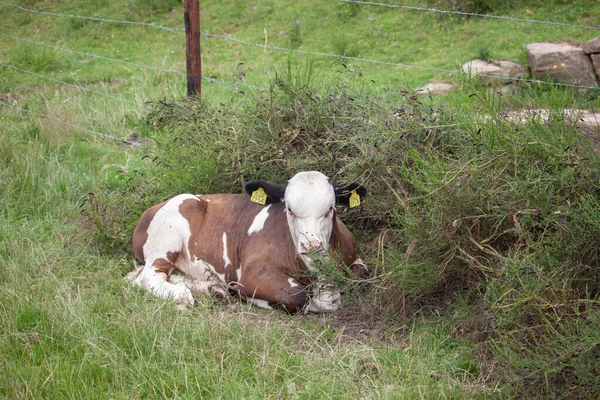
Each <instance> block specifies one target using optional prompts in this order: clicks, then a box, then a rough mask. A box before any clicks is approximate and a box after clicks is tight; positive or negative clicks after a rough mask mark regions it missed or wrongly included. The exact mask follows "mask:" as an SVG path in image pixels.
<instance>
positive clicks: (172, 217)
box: [143, 194, 200, 265]
mask: <svg viewBox="0 0 600 400" xmlns="http://www.w3.org/2000/svg"><path fill="white" fill-rule="evenodd" d="M185 200H196V201H200V200H199V199H198V197H196V196H194V195H191V194H181V195H179V196H175V197H173V198H172V199H171V200H169V201H168V202H167V203H166V204H165V205H164V206H162V208H161V209H160V210H159V211H158V212H157V213H156V215H155V216H154V218H153V219H152V222H150V225H149V226H148V230H147V232H148V239H147V240H146V243H145V244H144V248H143V252H144V257H145V259H146V265H147V264H148V260H151V261H150V263H152V262H154V260H156V259H157V258H165V259H166V258H167V253H169V252H178V251H181V250H182V249H185V251H186V252H187V248H188V243H189V240H190V236H191V231H190V222H189V221H188V220H187V219H186V218H185V217H184V216H183V215H181V213H180V212H179V206H181V204H182V203H183V202H184V201H185Z"/></svg>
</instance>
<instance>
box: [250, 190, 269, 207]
mask: <svg viewBox="0 0 600 400" xmlns="http://www.w3.org/2000/svg"><path fill="white" fill-rule="evenodd" d="M250 201H252V202H254V203H258V204H262V205H264V204H266V203H267V194H266V193H265V191H264V189H263V188H261V187H259V188H258V189H256V190H255V191H254V192H252V196H250Z"/></svg>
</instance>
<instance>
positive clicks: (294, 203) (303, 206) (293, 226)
mask: <svg viewBox="0 0 600 400" xmlns="http://www.w3.org/2000/svg"><path fill="white" fill-rule="evenodd" d="M259 188H261V189H262V190H263V191H264V193H265V196H266V197H265V201H266V203H273V202H277V201H284V202H285V213H286V217H287V221H288V227H289V229H290V234H291V236H292V240H293V242H294V246H295V248H296V251H297V252H298V254H300V255H301V256H302V257H303V258H304V259H305V260H306V261H308V262H310V261H311V260H310V257H309V253H314V252H317V253H318V252H325V254H326V253H327V250H329V242H330V240H331V235H332V232H333V228H334V218H335V205H336V203H338V204H340V203H341V204H345V205H349V204H350V202H351V200H350V198H351V197H352V196H354V197H355V198H356V196H358V197H357V198H358V200H356V201H358V204H360V203H361V202H362V199H363V198H364V196H365V195H366V189H364V188H363V187H362V186H360V185H358V184H356V183H353V184H350V185H345V186H336V185H333V184H331V182H329V179H328V178H327V177H326V176H325V175H323V174H322V173H320V172H316V171H310V172H300V173H298V174H296V175H294V177H293V178H292V179H290V180H289V182H288V184H287V186H285V185H276V184H272V183H268V182H261V181H255V182H249V183H248V184H247V185H246V191H247V192H248V193H249V194H252V193H254V192H255V191H256V190H258V189H259Z"/></svg>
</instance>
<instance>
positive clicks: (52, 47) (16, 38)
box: [0, 32, 185, 77]
mask: <svg viewBox="0 0 600 400" xmlns="http://www.w3.org/2000/svg"><path fill="white" fill-rule="evenodd" d="M0 36H5V37H9V38H11V39H15V40H20V41H22V42H27V43H32V44H36V45H39V46H45V47H49V48H51V49H54V50H60V51H65V52H68V53H74V54H79V55H82V56H86V57H93V58H98V59H101V60H107V61H112V62H117V63H121V64H127V65H132V66H135V67H140V68H146V69H152V70H155V71H162V72H167V73H171V74H176V75H179V76H183V77H185V74H184V73H183V72H181V71H178V70H174V69H163V68H159V67H154V66H151V65H144V64H139V63H135V62H131V61H126V60H120V59H118V58H111V57H105V56H101V55H99V54H94V53H86V52H84V51H77V50H72V49H67V48H64V47H59V46H54V45H51V44H47V43H43V42H37V41H35V40H30V39H25V38H22V37H18V36H13V35H8V34H6V33H2V32H0Z"/></svg>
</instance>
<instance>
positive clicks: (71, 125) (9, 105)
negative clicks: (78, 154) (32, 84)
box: [0, 100, 136, 145]
mask: <svg viewBox="0 0 600 400" xmlns="http://www.w3.org/2000/svg"><path fill="white" fill-rule="evenodd" d="M0 104H1V105H3V106H5V107H10V108H12V109H14V110H17V111H20V112H23V113H28V114H34V112H33V111H31V110H27V109H25V108H21V107H17V106H15V105H12V104H9V103H5V102H3V101H2V100H0ZM38 115H39V116H40V117H44V118H48V119H51V120H53V121H56V122H59V123H61V124H63V125H66V126H69V127H71V128H73V129H77V130H80V131H83V132H87V133H91V134H93V135H98V136H102V137H105V138H109V139H113V140H118V141H120V142H123V143H127V144H130V145H135V144H136V143H134V142H132V141H130V140H127V139H123V138H118V137H116V136H111V135H107V134H106V133H100V132H96V131H93V130H91V129H87V128H83V127H81V126H77V125H74V124H71V123H69V122H67V121H63V120H62V119H58V118H54V117H52V116H50V115H48V114H45V113H40V114H38Z"/></svg>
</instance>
